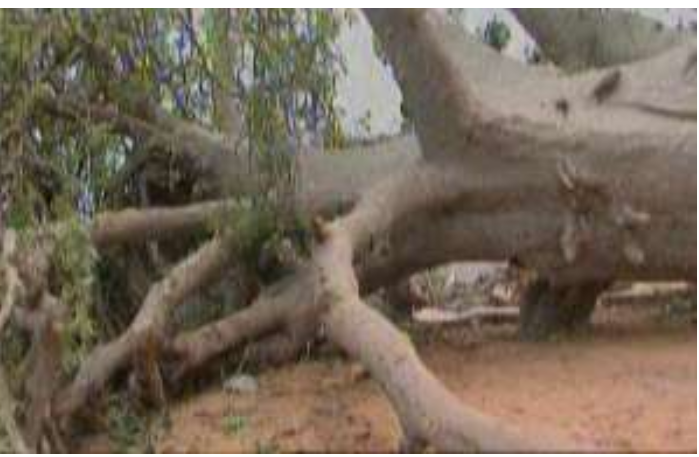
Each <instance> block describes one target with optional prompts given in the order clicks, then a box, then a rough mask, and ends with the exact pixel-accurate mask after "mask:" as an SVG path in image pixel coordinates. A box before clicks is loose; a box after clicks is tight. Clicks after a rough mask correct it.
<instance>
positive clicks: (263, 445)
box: [255, 441, 281, 454]
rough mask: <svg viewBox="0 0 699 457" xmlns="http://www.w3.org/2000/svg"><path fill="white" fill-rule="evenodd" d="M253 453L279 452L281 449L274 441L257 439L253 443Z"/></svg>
mask: <svg viewBox="0 0 699 457" xmlns="http://www.w3.org/2000/svg"><path fill="white" fill-rule="evenodd" d="M255 453H257V454H279V453H281V450H280V449H279V446H277V444H276V443H272V442H262V441H258V442H256V443H255Z"/></svg>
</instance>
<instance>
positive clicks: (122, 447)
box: [107, 394, 165, 454]
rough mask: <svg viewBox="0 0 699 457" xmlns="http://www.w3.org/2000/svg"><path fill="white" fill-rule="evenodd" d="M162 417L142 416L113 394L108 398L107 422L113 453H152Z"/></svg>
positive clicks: (122, 397) (123, 396)
mask: <svg viewBox="0 0 699 457" xmlns="http://www.w3.org/2000/svg"><path fill="white" fill-rule="evenodd" d="M163 420H164V417H163V416H161V415H158V414H154V415H151V416H149V415H144V414H143V412H142V411H138V410H137V409H136V408H135V407H134V406H133V404H132V403H131V402H130V401H129V400H128V398H125V395H120V394H114V395H112V396H111V397H110V398H109V405H108V408H107V422H108V428H107V430H108V433H109V441H110V442H111V445H112V449H111V451H112V452H115V453H120V454H121V453H147V452H149V453H152V452H153V448H154V446H153V443H154V441H155V438H156V437H155V433H154V432H156V431H157V430H158V429H160V428H162V426H163V425H165V424H164V423H163Z"/></svg>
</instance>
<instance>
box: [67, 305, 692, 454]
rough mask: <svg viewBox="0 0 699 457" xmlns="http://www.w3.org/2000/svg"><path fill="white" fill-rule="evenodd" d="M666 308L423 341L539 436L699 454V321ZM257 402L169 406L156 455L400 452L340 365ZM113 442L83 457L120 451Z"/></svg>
mask: <svg viewBox="0 0 699 457" xmlns="http://www.w3.org/2000/svg"><path fill="white" fill-rule="evenodd" d="M657 311H658V310H657V308H656V309H655V310H650V311H649V310H648V309H646V308H643V309H641V310H639V309H629V308H614V309H602V310H598V311H597V312H596V314H595V318H594V326H593V327H592V329H591V330H589V331H587V332H585V333H583V334H578V335H575V336H572V337H565V338H559V339H557V340H553V341H549V342H546V343H523V342H520V341H518V340H517V337H516V331H515V329H514V328H513V327H508V326H503V325H500V326H497V327H487V328H485V329H482V330H481V331H480V332H476V331H474V330H473V329H472V328H466V327H463V326H462V327H460V328H459V327H453V328H451V329H444V328H441V329H439V330H431V331H420V332H418V333H417V338H416V339H417V340H418V344H417V345H418V348H419V351H420V353H421V355H422V357H423V359H424V360H425V361H426V363H427V364H428V365H429V367H430V368H431V369H433V370H434V371H435V372H436V373H437V375H438V376H439V377H440V378H441V379H442V380H443V381H444V382H445V383H446V384H447V385H448V386H449V387H450V388H451V389H452V390H453V391H454V392H455V393H456V394H457V395H458V396H459V398H461V399H462V401H463V402H464V403H468V404H469V405H472V406H473V407H475V408H478V409H480V410H482V411H483V412H486V413H488V414H490V415H492V416H495V417H498V418H500V419H502V420H504V421H506V422H508V423H511V424H515V425H516V426H518V427H520V428H522V429H524V431H526V432H527V433H532V434H537V433H540V434H544V433H545V434H549V435H557V436H560V437H564V438H568V439H572V440H574V441H575V442H578V443H582V444H584V445H585V446H587V447H589V446H590V445H592V446H595V447H597V448H598V449H600V450H604V451H648V452H653V451H666V452H676V451H691V452H696V449H697V365H696V363H697V333H696V323H695V320H694V321H692V320H691V319H686V318H685V319H682V320H679V321H678V320H669V319H667V316H664V317H661V316H658V312H657ZM258 381H259V388H258V390H257V391H256V392H255V393H251V394H230V393H226V392H224V391H223V389H221V388H220V387H217V386H212V387H211V388H210V389H209V390H207V391H204V392H202V393H199V394H196V395H193V396H192V397H190V398H187V399H181V400H179V401H178V402H177V403H176V404H175V405H172V407H171V411H170V415H169V416H170V421H169V425H168V426H167V427H165V428H162V427H158V429H157V431H153V430H152V432H153V436H155V440H154V450H156V451H159V452H178V453H179V452H182V453H184V452H186V453H195V452H201V453H203V452H207V453H236V452H292V451H293V452H393V451H396V449H397V446H398V428H397V423H396V419H395V417H394V415H393V413H392V411H391V408H390V406H389V404H388V403H387V400H386V399H385V398H384V396H383V395H382V394H381V391H380V389H379V388H378V386H377V385H376V384H375V383H374V382H373V381H371V380H370V379H369V378H368V377H367V376H366V375H365V373H363V372H362V370H361V369H359V367H358V365H356V364H354V363H351V362H348V361H346V360H342V359H340V358H337V357H327V358H324V359H321V360H315V361H304V362H301V363H298V364H292V365H288V366H285V367H280V368H277V369H268V370H265V371H264V373H262V374H261V375H260V376H259V377H258ZM113 449H114V447H113V445H110V443H109V442H108V440H107V438H106V437H105V435H101V436H93V437H92V438H90V439H88V440H87V441H86V442H85V443H84V445H83V446H82V447H81V450H82V451H83V452H98V451H111V450H113Z"/></svg>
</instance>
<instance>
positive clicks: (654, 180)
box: [3, 10, 696, 452]
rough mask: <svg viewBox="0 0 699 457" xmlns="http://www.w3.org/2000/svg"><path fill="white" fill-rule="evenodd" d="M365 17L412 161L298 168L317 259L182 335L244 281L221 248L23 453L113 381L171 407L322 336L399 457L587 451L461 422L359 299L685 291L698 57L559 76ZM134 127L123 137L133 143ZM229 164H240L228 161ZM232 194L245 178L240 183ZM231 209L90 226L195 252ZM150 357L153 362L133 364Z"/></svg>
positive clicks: (180, 276) (310, 162)
mask: <svg viewBox="0 0 699 457" xmlns="http://www.w3.org/2000/svg"><path fill="white" fill-rule="evenodd" d="M367 16H368V18H369V20H370V22H371V24H372V27H373V28H374V30H375V33H376V34H377V36H378V37H379V40H380V42H381V44H382V46H383V49H384V52H385V53H386V55H387V57H388V59H389V61H390V62H391V64H392V65H393V68H394V71H395V72H396V75H397V78H398V80H399V83H400V86H401V89H402V91H403V96H404V99H405V101H406V103H407V104H408V105H409V107H410V112H411V113H414V119H413V120H414V123H415V131H416V139H413V138H402V139H397V140H394V141H395V143H394V144H398V145H400V146H401V147H405V150H404V151H400V152H397V153H396V154H393V155H391V154H388V155H387V156H383V157H380V158H376V157H375V156H374V155H372V154H367V153H366V151H364V152H363V153H362V151H359V152H357V153H356V154H354V153H349V154H347V155H346V156H324V155H309V156H308V157H302V158H301V159H300V161H299V168H300V170H301V174H302V176H303V179H301V186H302V187H301V188H300V190H299V192H298V193H297V194H296V200H297V202H299V206H300V207H301V208H302V210H303V211H304V212H305V214H306V215H309V216H310V215H313V214H317V213H324V214H325V215H326V217H325V218H316V219H315V224H314V246H313V251H312V255H311V256H310V258H309V259H307V260H306V261H305V262H304V263H303V264H301V265H298V266H297V267H296V272H295V273H294V274H292V275H290V276H288V277H286V278H284V279H283V280H282V281H281V282H279V283H277V284H275V285H273V286H272V287H269V288H267V289H266V290H264V291H263V292H262V293H261V294H260V295H259V297H257V299H256V300H254V301H253V302H252V303H251V304H250V305H249V307H247V308H245V309H243V310H241V311H239V312H237V313H233V314H230V315H228V316H225V317H223V318H221V319H220V320H218V321H214V322H211V323H208V324H205V325H204V326H201V327H199V328H196V329H192V330H188V331H185V332H180V333H177V332H172V331H170V329H169V328H168V324H169V320H170V318H171V314H172V312H173V310H174V309H176V308H177V307H178V306H180V305H181V304H182V303H183V302H184V301H185V299H186V298H187V297H188V296H190V295H191V294H193V293H196V291H198V290H201V289H202V288H203V287H205V286H206V285H207V284H209V283H210V282H211V281H212V280H213V278H214V277H215V276H216V275H217V274H218V273H221V272H222V271H223V270H224V269H225V268H226V267H227V266H230V265H231V263H233V262H235V258H236V246H237V243H239V242H240V239H241V234H240V233H237V232H236V231H225V230H224V231H221V232H217V233H218V234H217V235H216V236H215V237H214V238H212V239H211V240H210V241H208V242H206V243H205V244H203V245H202V246H201V247H200V248H198V249H196V250H195V252H194V253H192V254H190V256H189V257H187V258H185V259H184V260H182V261H180V262H179V263H178V264H176V265H175V266H174V267H173V268H171V269H170V271H169V272H168V273H167V274H166V276H165V277H164V278H162V279H160V280H159V281H158V282H156V283H154V284H153V285H152V286H151V288H150V291H149V292H148V294H147V296H146V299H145V300H144V302H143V305H142V307H141V309H140V310H139V312H138V314H137V315H136V317H135V318H134V320H133V321H132V323H131V325H130V326H129V327H128V328H127V329H126V330H125V331H124V333H122V334H121V335H120V336H118V337H117V338H116V339H115V340H113V341H111V342H107V343H104V344H102V345H100V346H98V347H97V348H96V349H95V350H94V351H93V352H92V354H90V355H89V357H88V358H87V360H86V361H85V362H84V363H83V364H82V365H81V366H80V368H79V370H78V373H77V375H76V376H75V378H74V379H73V380H71V381H70V382H69V383H68V384H67V385H66V386H62V388H61V389H58V390H55V391H54V390H52V391H51V398H50V399H49V400H48V403H49V406H48V407H47V406H46V402H47V400H37V401H38V402H39V406H41V408H39V409H41V418H40V420H41V423H42V424H44V425H42V427H41V430H39V431H38V432H36V433H32V434H31V435H32V436H31V443H30V444H29V446H31V448H33V449H37V448H39V445H40V444H41V442H42V440H44V438H42V436H41V435H42V434H43V435H49V436H50V435H52V434H55V433H54V429H55V427H53V426H52V423H53V422H54V421H56V422H59V423H61V425H62V426H63V428H64V429H65V427H66V426H67V425H66V424H68V423H69V422H70V421H69V419H71V418H72V416H73V415H74V414H76V412H77V411H79V410H80V409H81V408H84V407H85V406H86V405H87V404H89V400H90V399H92V398H93V397H94V396H95V395H98V394H99V392H101V391H102V390H103V389H105V387H106V385H107V383H108V382H109V381H110V379H112V378H113V377H114V375H115V374H116V373H117V372H119V371H124V370H129V369H131V370H135V371H137V372H140V373H137V374H138V376H139V378H141V379H147V380H149V381H148V382H147V383H148V387H147V388H148V389H150V390H152V391H162V389H163V388H164V387H163V386H164V385H165V386H166V385H168V383H171V384H172V383H177V381H179V380H181V379H182V378H183V377H184V376H188V375H191V374H193V373H196V372H197V370H199V369H201V368H202V367H203V366H205V365H206V364H207V363H209V362H210V361H212V360H214V359H216V358H217V357H218V356H220V355H222V354H224V353H226V352H229V351H231V350H233V349H234V348H236V347H239V346H241V345H243V344H245V343H253V342H258V341H262V342H263V343H264V342H265V341H267V342H279V341H280V340H279V338H283V340H282V341H283V342H284V343H285V344H288V345H289V346H290V347H300V346H302V345H303V344H305V343H306V342H307V341H309V340H310V339H312V338H314V337H315V335H316V334H317V333H318V331H319V329H322V332H323V333H324V335H325V336H326V337H327V338H328V339H329V340H330V341H332V342H334V343H335V344H337V345H338V346H339V347H340V348H341V349H343V350H344V351H346V352H347V353H348V354H350V355H351V356H353V357H355V358H357V359H358V360H359V361H360V362H361V363H362V364H363V365H364V366H365V367H366V368H367V369H368V371H369V372H370V374H371V375H372V376H373V377H374V378H375V379H376V380H377V381H378V382H379V384H380V385H381V386H382V388H383V390H384V391H385V393H386V394H387V396H388V397H389V399H390V400H391V403H392V406H393V407H394V409H395V411H396V414H397V418H398V421H399V423H400V425H401V428H402V430H403V434H404V440H403V446H404V449H411V450H416V449H420V448H421V447H423V446H429V447H430V448H433V449H436V450H439V451H465V450H480V451H491V452H493V451H525V450H528V451H534V450H559V451H560V450H579V449H582V448H584V443H570V442H566V441H565V440H561V439H555V438H544V437H541V436H538V437H530V436H526V435H524V434H522V433H521V432H519V431H516V430H514V429H512V428H510V427H509V426H506V425H504V424H501V423H499V422H498V421H496V420H495V419H493V418H490V417H487V416H485V415H483V414H482V413H480V412H478V411H474V410H472V409H471V408H469V407H468V406H467V405H464V404H462V403H461V402H460V401H459V400H458V399H456V398H455V397H454V396H453V395H452V394H451V393H450V392H449V391H448V390H447V389H446V388H445V387H444V386H443V385H442V384H441V383H440V382H439V380H437V379H436V378H435V377H434V376H433V375H432V374H431V373H430V372H429V370H427V369H426V368H425V367H424V365H423V364H422V362H421V361H420V359H419V357H418V356H417V354H416V352H415V349H414V348H413V347H412V345H411V344H410V342H409V341H408V340H407V339H406V338H405V337H404V336H403V335H402V334H401V333H400V332H399V331H398V330H397V329H396V328H395V327H394V326H393V325H392V324H391V323H390V322H388V321H387V320H386V319H385V317H383V316H382V315H380V314H379V313H378V312H376V311H375V310H373V309H371V308H370V307H369V306H367V305H366V304H365V302H364V301H363V300H362V296H364V295H365V294H367V293H369V292H371V291H374V290H376V289H378V288H380V287H384V286H387V285H390V284H392V283H395V282H396V281H397V280H399V279H401V278H404V277H406V276H407V275H410V274H412V273H416V272H419V271H422V270H424V269H426V268H430V267H433V266H438V265H441V264H444V263H448V262H452V261H461V260H494V261H501V260H504V259H515V260H516V262H517V263H518V264H519V265H523V266H525V267H527V268H530V269H533V270H535V271H536V272H537V274H538V275H540V276H541V278H543V279H544V280H545V281H546V284H551V285H553V287H555V288H560V289H561V290H565V288H570V287H576V286H578V285H580V284H587V285H589V284H600V286H599V287H603V285H604V284H606V283H607V282H608V281H609V280H610V278H613V279H614V280H687V281H693V280H694V278H695V276H696V260H695V259H696V257H695V251H696V235H695V233H696V194H695V193H694V187H695V186H696V152H695V151H696V44H695V43H694V42H685V41H683V42H681V43H679V44H676V43H674V42H673V43H672V44H673V45H674V46H672V47H670V48H669V49H668V50H667V51H666V52H664V53H660V54H658V55H656V56H654V57H651V58H649V59H647V60H642V61H639V62H635V63H629V64H623V65H618V66H615V67H613V68H604V69H601V70H591V71H588V72H583V73H580V74H576V75H571V76H564V75H561V74H559V73H558V72H557V71H555V70H554V69H551V68H539V67H526V66H523V65H520V64H517V63H515V62H510V61H507V60H504V59H503V58H502V57H501V56H499V55H497V54H496V53H495V52H493V51H491V50H489V49H487V48H484V47H483V46H482V45H481V44H480V43H478V42H476V41H475V40H473V39H471V38H470V37H468V36H466V35H465V33H464V32H463V31H461V30H460V29H458V28H457V27H455V26H454V25H453V24H451V23H449V22H448V21H447V20H446V19H445V18H444V17H442V16H441V14H440V13H438V12H434V11H378V10H376V11H368V12H367ZM407 43H410V46H406V44H407ZM692 59H693V60H692ZM692 62H693V64H692ZM62 106H63V107H65V105H62ZM71 106H73V105H71ZM59 107H60V106H59ZM51 109H52V110H53V112H56V111H58V110H57V109H56V106H52V107H51ZM71 112H73V113H74V112H75V110H74V109H73V108H71V110H67V111H61V112H60V113H58V114H59V115H66V114H70V113H71ZM105 116H116V117H121V116H123V113H120V112H118V111H109V112H106V113H105ZM147 118H148V120H149V121H150V124H149V128H151V127H152V126H156V127H158V128H163V126H161V125H160V124H163V125H169V126H170V127H171V128H174V129H175V131H176V132H177V133H178V134H182V135H184V136H185V137H186V141H185V140H184V139H183V140H182V141H177V142H176V143H177V145H180V146H181V145H184V147H182V148H179V149H181V150H182V151H184V152H186V151H188V150H196V149H197V148H198V147H199V146H200V145H202V144H204V143H203V142H204V141H208V142H209V143H208V144H210V145H211V144H212V145H213V146H210V147H209V148H208V150H210V151H219V152H218V153H216V152H214V154H213V155H212V156H209V157H206V158H205V159H204V160H203V163H204V165H203V168H207V167H208V169H211V170H214V171H220V169H221V168H222V167H221V166H220V164H221V163H222V162H220V160H223V159H219V158H218V157H224V155H223V153H220V151H224V150H225V148H226V147H228V148H230V144H231V142H230V141H225V140H219V139H214V140H212V137H211V136H210V135H206V132H203V133H202V131H201V130H198V129H191V128H190V129H186V128H184V127H182V128H179V127H178V126H179V125H180V124H172V123H169V122H170V121H171V120H170V119H166V120H167V122H166V120H163V119H164V118H162V117H159V116H152V115H151V116H147ZM134 125H136V124H134V123H127V122H119V123H116V127H117V128H124V129H132V128H140V127H139V126H138V125H136V127H134ZM139 125H140V124H139ZM139 134H143V131H142V130H139ZM201 138H205V140H201ZM200 140H201V141H200ZM416 140H417V142H419V150H421V151H422V157H419V155H418V154H417V153H416V151H417V150H418V147H417V144H416V143H415V141H416ZM176 149H178V148H176ZM219 153H220V154H221V155H218V156H217V154H219ZM212 157H213V158H212ZM225 157H227V158H228V159H229V160H233V161H234V163H239V162H235V161H237V160H242V159H241V157H242V156H240V155H233V154H231V153H230V152H229V153H226V154H225ZM207 164H208V165H207ZM211 164H215V165H211ZM253 165H254V164H253ZM234 168H236V169H237V168H239V167H237V166H234ZM247 169H248V170H249V169H250V168H247ZM253 169H254V168H253ZM330 170H333V171H332V172H331V171H330ZM335 171H336V172H335ZM389 171H391V172H390V173H389ZM253 174H254V173H253ZM224 176H225V177H226V179H231V180H233V179H234V180H244V178H245V176H244V175H243V174H241V173H240V172H238V173H237V174H233V175H230V174H228V175H224ZM338 176H342V179H341V180H339V181H338V180H337V178H338ZM233 184H234V188H235V189H246V188H249V186H248V185H246V184H244V185H239V183H238V182H235V183H233ZM253 184H255V183H253ZM252 188H253V189H254V185H253V186H252ZM365 188H366V189H365ZM229 204H230V202H227V201H218V202H212V203H200V204H194V205H192V206H187V207H181V208H168V209H165V208H163V209H144V210H135V211H124V212H117V213H112V214H105V215H102V216H98V217H96V218H95V221H94V223H93V224H92V226H91V227H90V228H89V230H88V237H89V239H90V240H91V242H92V243H93V244H95V245H96V246H97V247H98V248H103V247H104V246H107V245H110V244H114V243H116V244H120V243H124V242H134V241H135V240H143V239H149V240H152V239H155V238H158V237H166V236H173V235H178V234H182V233H187V232H189V231H191V230H193V228H194V227H199V228H201V227H202V226H206V225H207V224H209V223H210V221H211V218H212V217H214V215H215V214H220V213H224V214H225V213H226V211H227V209H228V205H229ZM338 209H339V210H340V211H338ZM338 212H339V213H340V215H339V216H338V217H336V215H337V213H338ZM234 214H235V213H234ZM57 230H60V226H59V227H57ZM11 233H12V231H7V232H6V233H5V236H14V235H8V234H11ZM31 248H32V249H33V251H34V256H26V258H24V259H22V258H19V257H23V256H14V257H13V259H9V260H6V261H5V262H4V264H3V268H5V269H7V271H9V272H10V273H8V274H11V272H12V271H14V269H16V270H17V271H18V272H19V274H18V277H19V278H20V280H21V281H22V282H23V284H22V285H21V289H22V290H23V292H22V293H21V294H20V298H18V299H17V300H21V301H23V305H24V306H22V307H18V306H14V305H13V308H14V309H15V311H14V314H13V315H14V316H15V318H16V321H17V322H18V325H19V326H23V327H31V326H32V325H34V326H35V328H40V329H48V330H42V332H40V335H44V336H46V337H47V338H48V337H51V336H52V335H53V333H52V332H54V331H55V328H58V327H55V326H53V325H48V326H47V324H46V319H49V322H56V323H57V322H59V321H60V313H53V312H52V311H51V310H50V308H51V306H49V305H42V304H41V303H43V302H45V301H46V300H45V299H46V294H47V293H48V289H47V285H46V284H45V283H46V279H42V276H44V275H48V272H47V268H46V267H44V268H38V269H37V268H29V267H28V266H24V267H23V266H22V264H23V263H27V262H26V259H31V260H32V262H33V263H32V265H33V266H35V265H37V263H38V264H39V265H44V264H46V263H47V261H46V260H44V261H41V260H37V258H39V259H40V258H41V257H42V256H44V257H45V256H46V255H48V254H47V252H49V251H50V247H46V245H45V244H41V243H40V244H39V245H38V246H37V245H32V246H31ZM37 252H38V254H37ZM30 270H31V271H30ZM8 290H9V289H8ZM29 292H31V293H29ZM566 293H568V292H566ZM595 294H596V292H595ZM40 298H41V299H44V300H43V301H41V300H39V299H40ZM8 300H10V301H15V300H16V299H15V298H11V299H8ZM53 307H54V308H55V306H53ZM19 308H24V310H22V311H17V309H19ZM4 309H6V308H5V306H3V310H4ZM42 310H43V312H44V314H45V315H46V316H47V317H45V318H44V319H43V320H42V322H43V324H41V325H39V324H36V323H35V324H32V322H36V319H35V320H32V317H31V314H32V312H36V313H38V312H40V311H42ZM38 341H39V343H37V345H38V347H39V348H40V349H41V348H44V349H43V350H44V351H48V350H49V346H48V345H47V344H46V343H43V342H41V341H43V340H41V339H39V340H38ZM53 350H55V347H54V348H53ZM146 353H147V354H150V355H149V356H148V357H144V354H146ZM51 354H54V353H53V352H51ZM58 357H59V358H60V354H58ZM144 358H145V359H147V360H149V361H150V363H139V361H140V360H143V359H144ZM154 395H155V396H159V395H160V393H158V392H155V393H154ZM47 409H48V412H47ZM37 434H38V435H40V436H34V435H37ZM45 439H47V440H48V441H49V442H56V441H57V440H56V439H53V440H51V439H49V438H45ZM54 447H55V445H54Z"/></svg>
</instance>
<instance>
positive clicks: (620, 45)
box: [513, 8, 689, 72]
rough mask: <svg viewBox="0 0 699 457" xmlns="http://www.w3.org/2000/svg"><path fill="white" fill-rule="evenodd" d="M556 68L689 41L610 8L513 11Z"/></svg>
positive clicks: (636, 56)
mask: <svg viewBox="0 0 699 457" xmlns="http://www.w3.org/2000/svg"><path fill="white" fill-rule="evenodd" d="M513 13H514V15H515V16H516V17H517V20H518V21H519V22H520V24H522V26H523V27H524V28H525V29H526V30H527V32H529V34H530V35H531V36H532V38H534V40H535V41H536V42H537V43H538V44H539V46H540V47H541V48H542V50H543V51H544V54H545V55H546V56H547V57H548V58H549V59H551V60H552V61H553V62H554V63H555V64H556V65H557V66H559V67H561V68H563V69H565V70H567V71H571V72H573V71H580V70H585V69H588V68H591V67H608V66H611V65H619V64H623V63H628V62H633V61H635V60H641V59H645V58H648V57H652V56H654V55H656V54H658V53H660V52H663V51H666V50H668V49H669V48H671V47H673V46H675V45H677V44H679V43H681V42H683V41H686V40H688V39H689V37H688V36H687V35H686V34H684V33H681V32H677V31H675V30H671V29H668V28H665V27H663V26H662V25H661V24H660V23H658V22H656V21H653V20H651V19H648V18H646V17H643V16H641V15H640V14H639V13H633V12H630V11H622V10H609V9H592V8H585V9H576V8H567V9H555V8H541V9H513Z"/></svg>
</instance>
